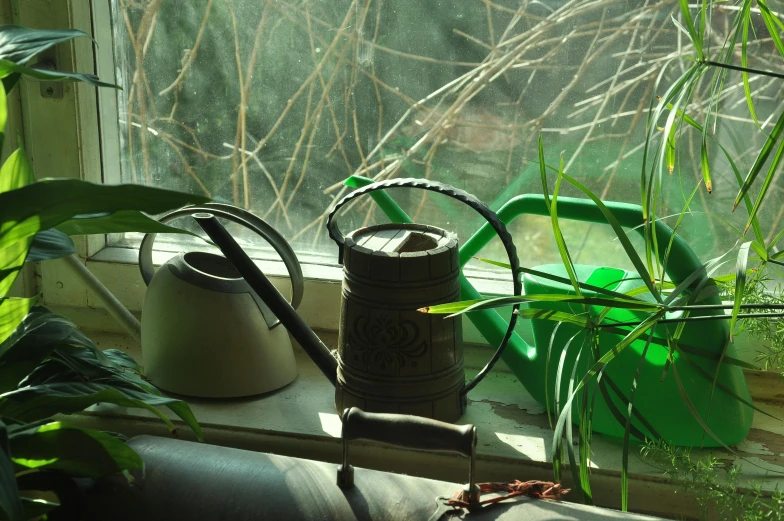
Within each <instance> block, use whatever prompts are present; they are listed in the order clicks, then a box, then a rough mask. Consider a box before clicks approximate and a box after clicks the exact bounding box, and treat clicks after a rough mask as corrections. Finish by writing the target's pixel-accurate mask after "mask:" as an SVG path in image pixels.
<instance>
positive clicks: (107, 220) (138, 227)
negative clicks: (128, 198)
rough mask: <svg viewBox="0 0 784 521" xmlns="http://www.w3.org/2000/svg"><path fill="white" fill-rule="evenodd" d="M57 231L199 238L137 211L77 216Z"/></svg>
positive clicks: (75, 233) (83, 233)
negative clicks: (155, 234)
mask: <svg viewBox="0 0 784 521" xmlns="http://www.w3.org/2000/svg"><path fill="white" fill-rule="evenodd" d="M56 228H57V230H59V231H61V232H63V233H66V234H68V235H91V234H96V233H98V234H103V233H126V232H139V233H183V234H188V235H193V236H194V237H200V236H199V235H198V234H196V233H192V232H189V231H188V230H183V229H180V228H176V227H174V226H169V225H168V224H163V223H162V222H159V221H156V220H155V219H153V218H151V217H148V216H146V215H144V214H143V213H142V212H140V211H138V210H120V211H119V212H114V213H110V214H98V215H77V216H75V217H73V218H71V219H68V220H67V221H65V222H64V223H62V224H59V225H57V227H56Z"/></svg>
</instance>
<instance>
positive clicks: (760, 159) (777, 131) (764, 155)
mask: <svg viewBox="0 0 784 521" xmlns="http://www.w3.org/2000/svg"><path fill="white" fill-rule="evenodd" d="M782 131H784V111H782V113H781V114H779V118H778V119H777V120H776V124H775V125H774V126H773V130H771V132H770V135H768V138H767V139H766V140H765V143H764V144H763V145H762V148H761V149H760V151H759V154H757V158H756V159H755V160H754V163H753V164H752V165H751V169H750V170H749V173H748V174H747V175H746V178H745V179H744V180H743V185H741V188H740V191H739V192H738V195H737V196H736V197H735V202H734V203H733V210H734V209H736V208H737V207H738V205H739V204H740V201H741V199H742V198H743V196H745V195H746V193H747V192H748V191H749V189H750V188H751V185H752V184H753V183H754V181H755V180H756V179H757V176H758V175H759V173H760V172H761V171H762V167H763V166H764V165H765V162H766V161H767V160H768V156H770V153H771V152H772V151H773V146H774V145H775V144H776V143H777V142H778V140H779V138H780V137H781V134H782ZM779 149H781V147H779ZM778 155H779V159H780V158H781V156H780V154H778ZM777 166H778V163H777V162H774V163H773V164H771V168H770V169H769V170H768V177H770V178H772V177H773V174H774V173H775V171H776V167H777ZM760 195H764V193H760ZM760 202H761V198H759V197H758V201H757V205H756V206H757V208H758V205H759V203H760ZM755 214H756V212H755V211H753V210H752V212H751V214H750V215H749V221H751V219H752V218H753V217H754V215H755ZM747 228H748V226H747Z"/></svg>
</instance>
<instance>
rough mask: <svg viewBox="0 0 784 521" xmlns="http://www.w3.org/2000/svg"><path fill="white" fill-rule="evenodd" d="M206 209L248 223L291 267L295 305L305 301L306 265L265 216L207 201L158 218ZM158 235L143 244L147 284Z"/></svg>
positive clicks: (141, 254) (166, 219)
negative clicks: (303, 267)
mask: <svg viewBox="0 0 784 521" xmlns="http://www.w3.org/2000/svg"><path fill="white" fill-rule="evenodd" d="M204 212H207V213H211V214H213V215H215V216H216V217H221V218H223V219H226V220H229V221H232V222H234V223H237V224H239V225H241V226H244V227H245V228H247V229H249V230H251V231H252V232H254V233H256V234H257V235H259V236H260V237H261V238H262V239H264V240H265V241H267V242H268V243H269V244H270V245H271V246H272V247H273V249H274V250H275V251H276V252H277V253H278V255H280V257H281V259H282V260H283V264H284V265H285V266H286V270H288V273H289V277H290V278H291V307H293V308H294V309H296V308H297V307H298V306H299V304H300V302H302V295H303V293H304V290H305V283H304V278H303V276H302V267H301V266H300V264H299V261H298V260H297V256H296V254H295V253H294V250H292V249H291V245H289V243H288V242H286V239H284V238H283V236H282V235H281V234H280V233H278V232H277V231H276V230H275V229H274V228H273V227H272V226H270V225H269V224H267V223H266V222H265V221H264V220H262V219H261V218H259V217H257V216H255V215H254V214H252V213H251V212H249V211H247V210H243V209H242V208H237V207H236V206H232V205H230V204H223V203H205V204H203V205H200V206H187V207H185V208H180V209H179V210H175V211H173V212H170V213H168V214H166V215H164V216H163V217H161V218H160V219H158V221H160V222H161V223H167V222H169V221H171V220H173V219H176V218H177V217H183V216H185V215H193V214H195V213H204ZM156 235H157V234H155V233H148V234H146V235H145V236H144V238H143V239H142V244H141V246H140V247H139V270H140V271H141V273H142V278H143V279H144V283H145V284H147V285H149V284H150V281H151V280H152V277H153V275H155V267H154V266H153V263H152V245H153V243H154V242H155V237H156Z"/></svg>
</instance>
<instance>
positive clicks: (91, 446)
mask: <svg viewBox="0 0 784 521" xmlns="http://www.w3.org/2000/svg"><path fill="white" fill-rule="evenodd" d="M9 443H10V446H11V454H12V458H11V459H12V461H13V462H14V464H15V465H16V466H17V467H18V468H20V469H21V470H29V469H47V470H60V471H64V472H67V473H68V474H70V475H73V476H78V477H87V478H99V477H102V476H111V475H114V474H118V473H120V472H122V471H125V470H133V469H143V468H144V462H143V461H142V458H141V456H139V454H137V453H136V452H135V451H134V450H133V449H132V448H131V447H130V446H128V445H126V444H125V443H124V442H123V441H122V440H120V439H118V438H116V437H114V436H112V435H111V434H108V433H105V432H100V431H94V430H88V429H80V428H78V427H74V426H71V425H68V424H66V423H63V422H59V421H58V422H51V423H47V424H45V425H40V426H39V425H36V426H34V427H32V428H26V429H24V428H23V429H19V430H16V431H13V432H12V433H11V434H10V436H9Z"/></svg>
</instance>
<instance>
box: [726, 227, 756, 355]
mask: <svg viewBox="0 0 784 521" xmlns="http://www.w3.org/2000/svg"><path fill="white" fill-rule="evenodd" d="M749 246H751V241H748V242H744V243H743V244H742V245H741V247H740V249H739V250H738V262H737V264H736V265H735V299H734V301H733V306H732V320H730V342H732V341H733V340H734V336H735V324H736V323H737V322H738V314H739V313H740V305H741V303H742V302H743V292H744V290H745V289H746V266H747V265H748V263H749Z"/></svg>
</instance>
